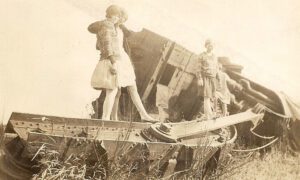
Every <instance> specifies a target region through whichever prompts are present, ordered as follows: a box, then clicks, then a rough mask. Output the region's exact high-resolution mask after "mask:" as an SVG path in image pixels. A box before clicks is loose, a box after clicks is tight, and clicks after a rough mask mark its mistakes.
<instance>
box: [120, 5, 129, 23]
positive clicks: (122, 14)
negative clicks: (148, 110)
mask: <svg viewBox="0 0 300 180" xmlns="http://www.w3.org/2000/svg"><path fill="white" fill-rule="evenodd" d="M127 19H128V14H127V12H126V10H125V9H124V8H121V11H120V20H119V24H122V23H124V22H126V21H127Z"/></svg>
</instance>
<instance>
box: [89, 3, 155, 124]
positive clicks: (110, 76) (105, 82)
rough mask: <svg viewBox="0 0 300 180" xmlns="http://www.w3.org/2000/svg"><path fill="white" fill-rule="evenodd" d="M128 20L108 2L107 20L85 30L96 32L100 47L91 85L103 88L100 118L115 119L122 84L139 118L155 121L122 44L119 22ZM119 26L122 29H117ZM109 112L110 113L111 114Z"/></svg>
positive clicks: (124, 14) (118, 9) (122, 11)
mask: <svg viewBox="0 0 300 180" xmlns="http://www.w3.org/2000/svg"><path fill="white" fill-rule="evenodd" d="M126 20H127V13H126V12H125V10H124V9H122V8H121V7H119V6H116V5H111V6H109V7H108V8H107V9H106V19H105V20H102V21H97V22H94V23H92V24H91V25H90V26H89V27H88V30H89V31H90V32H91V33H93V34H96V35H97V44H96V49H97V50H100V52H101V55H100V61H99V62H98V64H97V66H96V68H95V70H94V73H93V75H92V80H91V85H92V87H93V88H95V89H97V90H100V94H101V92H102V90H105V92H106V97H105V100H104V104H103V114H102V119H105V120H110V119H111V117H112V119H113V120H118V116H117V114H118V106H119V98H120V95H121V92H120V89H121V87H126V88H127V90H128V92H129V94H130V97H131V100H132V101H133V103H134V105H135V106H136V108H137V110H138V112H139V114H140V116H141V119H142V120H143V121H148V122H156V120H154V119H153V118H152V117H151V116H149V115H148V113H147V112H146V110H145V108H144V106H143V104H142V101H141V99H140V96H139V94H138V92H137V87H136V81H135V79H136V78H135V73H134V69H133V66H132V64H131V61H130V59H129V56H128V55H127V53H126V52H125V50H124V49H123V48H122V47H123V41H122V40H123V32H124V33H125V34H128V32H129V31H128V30H127V29H126V28H125V26H124V25H121V24H122V23H124V22H125V21H126ZM120 27H121V28H122V30H123V32H122V30H121V29H120ZM111 114H112V116H111Z"/></svg>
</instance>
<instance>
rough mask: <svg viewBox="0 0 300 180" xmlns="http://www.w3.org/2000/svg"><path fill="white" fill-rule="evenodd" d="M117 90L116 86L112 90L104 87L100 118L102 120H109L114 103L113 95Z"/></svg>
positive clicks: (114, 95)
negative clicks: (104, 94) (104, 93)
mask: <svg viewBox="0 0 300 180" xmlns="http://www.w3.org/2000/svg"><path fill="white" fill-rule="evenodd" d="M117 92H118V88H115V89H113V90H111V89H106V96H105V100H104V103H103V114H102V119H104V120H110V114H111V111H112V108H113V105H114V101H115V97H116V94H117Z"/></svg>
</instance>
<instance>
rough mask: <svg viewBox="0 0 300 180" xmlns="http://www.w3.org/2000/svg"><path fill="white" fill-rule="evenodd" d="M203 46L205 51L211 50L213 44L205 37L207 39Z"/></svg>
mask: <svg viewBox="0 0 300 180" xmlns="http://www.w3.org/2000/svg"><path fill="white" fill-rule="evenodd" d="M204 47H205V48H206V51H207V52H211V51H212V50H213V49H214V45H213V42H212V40H210V39H207V40H206V41H205V44H204Z"/></svg>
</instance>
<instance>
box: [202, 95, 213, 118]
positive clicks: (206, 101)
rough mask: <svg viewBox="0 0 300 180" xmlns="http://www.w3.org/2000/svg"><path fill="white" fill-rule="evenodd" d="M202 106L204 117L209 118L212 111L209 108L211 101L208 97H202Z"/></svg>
mask: <svg viewBox="0 0 300 180" xmlns="http://www.w3.org/2000/svg"><path fill="white" fill-rule="evenodd" d="M203 106H204V114H205V116H206V118H207V119H211V118H212V115H213V112H212V110H211V108H212V107H211V101H210V98H209V97H204V102H203Z"/></svg>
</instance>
